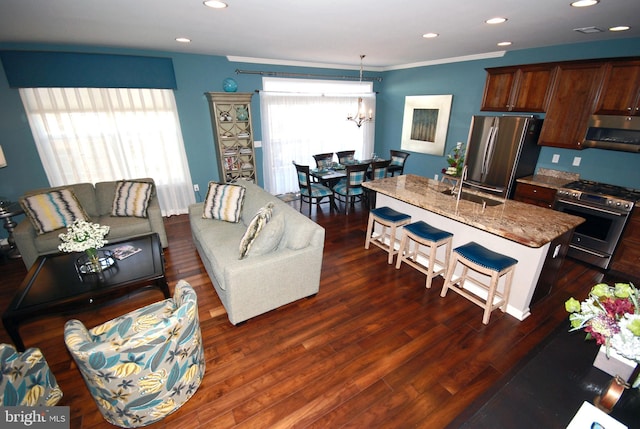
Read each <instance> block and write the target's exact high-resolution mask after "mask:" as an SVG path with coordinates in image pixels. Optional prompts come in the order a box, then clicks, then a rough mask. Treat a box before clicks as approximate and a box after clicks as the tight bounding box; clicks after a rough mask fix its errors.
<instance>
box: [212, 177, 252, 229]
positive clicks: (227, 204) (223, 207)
mask: <svg viewBox="0 0 640 429" xmlns="http://www.w3.org/2000/svg"><path fill="white" fill-rule="evenodd" d="M246 190H247V189H246V188H245V187H244V186H240V185H233V184H225V185H223V184H220V183H215V182H209V189H208V190H207V197H206V198H205V200H204V209H203V212H202V217H203V218H206V219H218V220H224V221H226V222H233V223H237V222H238V221H239V220H240V214H241V213H242V204H243V203H244V194H245V192H246Z"/></svg>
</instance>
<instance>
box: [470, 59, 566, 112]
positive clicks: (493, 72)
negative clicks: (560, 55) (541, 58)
mask: <svg viewBox="0 0 640 429" xmlns="http://www.w3.org/2000/svg"><path fill="white" fill-rule="evenodd" d="M554 70H555V66H554V65H553V64H535V65H526V66H516V67H496V68H489V69H487V81H486V85H485V89H484V96H483V98H482V107H481V110H484V111H497V112H505V111H508V112H544V111H545V110H546V107H547V104H548V102H549V89H550V88H551V83H552V81H553V76H554Z"/></svg>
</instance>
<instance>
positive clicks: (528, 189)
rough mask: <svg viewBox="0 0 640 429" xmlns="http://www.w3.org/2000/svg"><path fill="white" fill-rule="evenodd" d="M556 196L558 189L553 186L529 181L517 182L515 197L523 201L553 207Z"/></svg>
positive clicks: (548, 207)
mask: <svg viewBox="0 0 640 429" xmlns="http://www.w3.org/2000/svg"><path fill="white" fill-rule="evenodd" d="M555 196H556V190H555V189H553V188H547V187H544V186H536V185H531V184H529V183H517V184H516V192H515V194H514V195H513V199H514V200H516V201H520V202H522V203H527V204H533V205H536V206H539V207H544V208H547V209H550V208H552V207H553V200H554V198H555Z"/></svg>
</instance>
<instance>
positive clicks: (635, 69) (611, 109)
mask: <svg viewBox="0 0 640 429" xmlns="http://www.w3.org/2000/svg"><path fill="white" fill-rule="evenodd" d="M595 113H596V114H598V115H623V116H632V115H640V60H638V61H620V62H610V63H607V65H606V66H605V75H604V79H603V80H602V85H601V86H600V94H599V97H598V101H597V107H596V110H595Z"/></svg>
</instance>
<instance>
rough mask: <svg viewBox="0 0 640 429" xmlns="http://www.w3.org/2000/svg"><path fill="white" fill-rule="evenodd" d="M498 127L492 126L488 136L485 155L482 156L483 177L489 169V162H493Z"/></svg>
mask: <svg viewBox="0 0 640 429" xmlns="http://www.w3.org/2000/svg"><path fill="white" fill-rule="evenodd" d="M497 131H498V128H497V127H495V126H492V127H491V128H490V129H489V135H488V136H487V144H486V146H485V150H484V155H483V156H482V178H483V179H484V175H485V174H486V173H487V172H488V171H489V164H490V163H491V156H492V155H493V146H494V144H495V141H496V133H497Z"/></svg>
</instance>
